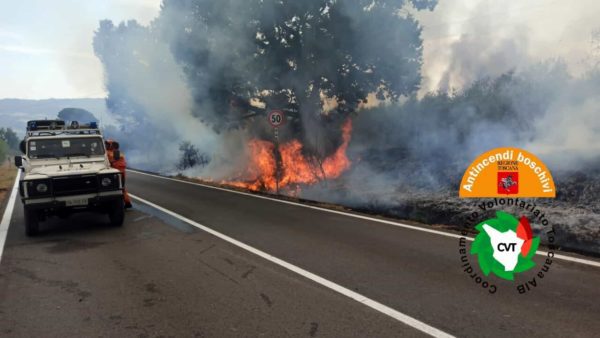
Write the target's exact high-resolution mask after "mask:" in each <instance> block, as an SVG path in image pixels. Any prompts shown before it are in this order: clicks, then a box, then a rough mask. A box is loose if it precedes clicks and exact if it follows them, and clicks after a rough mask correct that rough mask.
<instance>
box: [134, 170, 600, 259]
mask: <svg viewBox="0 0 600 338" xmlns="http://www.w3.org/2000/svg"><path fill="white" fill-rule="evenodd" d="M127 170H128V171H132V172H134V173H136V174H141V175H146V176H151V177H156V178H161V179H163V180H169V181H175V182H179V183H184V184H190V185H197V186H200V187H204V188H209V189H215V190H221V191H226V192H231V193H234V194H240V195H244V196H250V197H255V198H262V199H265V200H269V201H274V202H278V203H285V204H290V205H294V206H298V207H303V208H308V209H314V210H320V211H325V212H329V213H332V214H338V215H343V216H347V217H354V218H358V219H364V220H367V221H372V222H378V223H383V224H388V225H393V226H397V227H400V228H405V229H410V230H417V231H422V232H427V233H430V234H435V235H440V236H445V237H450V238H461V237H463V236H461V235H457V234H453V233H449V232H444V231H439V230H433V229H427V228H422V227H418V226H414V225H409V224H404V223H400V222H394V221H389V220H385V219H379V218H373V217H369V216H364V215H358V214H353V213H348V212H343V211H338V210H332V209H326V208H321V207H316V206H313V205H308V204H302V203H298V202H291V201H286V200H282V199H277V198H273V197H267V196H261V195H256V194H251V193H247V192H241V191H237V190H231V189H226V188H220V187H214V186H212V185H207V184H202V183H196V182H189V181H184V180H179V179H175V178H171V177H165V176H160V175H155V174H149V173H145V172H141V171H137V170H131V169H127ZM465 238H466V239H467V240H468V241H471V242H472V241H473V240H474V238H473V237H465ZM536 254H537V255H540V256H546V255H548V252H547V251H541V250H538V251H537V252H536ZM554 258H556V259H560V260H563V261H568V262H573V263H579V264H585V265H589V266H594V267H597V268H600V262H598V261H593V260H589V259H585V258H577V257H571V256H566V255H561V254H556V253H555V254H554Z"/></svg>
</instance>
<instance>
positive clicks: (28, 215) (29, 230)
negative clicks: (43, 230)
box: [25, 209, 40, 236]
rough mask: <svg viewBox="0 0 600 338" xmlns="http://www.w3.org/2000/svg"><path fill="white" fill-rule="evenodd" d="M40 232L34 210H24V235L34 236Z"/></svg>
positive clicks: (38, 217) (37, 215) (38, 220)
mask: <svg viewBox="0 0 600 338" xmlns="http://www.w3.org/2000/svg"><path fill="white" fill-rule="evenodd" d="M39 232H40V216H39V214H38V212H37V211H35V210H27V209H25V234H26V235H27V236H36V235H37V234H39Z"/></svg>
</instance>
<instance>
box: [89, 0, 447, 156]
mask: <svg viewBox="0 0 600 338" xmlns="http://www.w3.org/2000/svg"><path fill="white" fill-rule="evenodd" d="M436 3H437V1H436V0H375V1H373V0H348V1H339V0H304V1H292V0H223V1H213V0H165V1H164V2H163V4H162V7H161V13H160V15H159V17H158V18H157V19H156V20H155V21H153V22H152V24H151V25H150V26H149V27H144V26H140V25H139V24H137V23H136V22H134V21H129V22H127V23H122V24H120V25H118V26H115V25H113V24H112V22H110V21H102V22H101V23H100V27H99V29H98V31H97V32H96V35H95V38H94V50H95V53H96V55H98V57H99V58H100V60H101V61H102V62H103V64H104V66H105V70H106V74H107V84H106V86H107V90H108V92H109V97H108V100H107V105H108V107H109V108H110V109H112V110H115V111H119V112H120V113H121V114H123V115H125V114H129V115H131V116H133V117H134V118H133V120H135V121H143V117H144V115H145V114H144V112H143V109H142V108H141V105H140V104H139V102H136V99H135V98H134V95H128V92H131V91H132V88H131V87H132V85H131V83H130V82H127V80H126V79H124V77H123V76H124V75H128V76H127V78H132V77H135V76H136V75H137V74H139V73H140V72H147V69H146V68H148V67H152V68H153V69H158V70H160V69H161V67H162V62H161V60H162V59H164V58H156V57H155V55H159V54H157V53H154V54H153V50H154V51H158V50H160V49H161V48H162V45H161V44H168V45H169V47H170V52H171V53H172V55H173V56H174V57H175V59H176V60H177V62H178V64H179V65H180V66H181V67H182V69H183V71H184V74H185V77H186V81H187V84H188V87H189V89H190V91H191V94H192V96H193V106H192V114H193V115H194V116H196V117H197V118H199V119H201V120H202V121H204V122H206V123H208V124H211V125H212V126H213V127H214V128H215V129H217V130H222V129H226V128H236V127H240V126H241V127H244V128H248V129H249V128H256V127H255V125H252V124H247V123H245V121H247V118H248V117H251V116H254V115H257V114H265V113H266V110H268V109H272V108H280V109H284V110H285V111H286V113H287V114H288V116H290V117H291V120H292V121H291V123H290V124H289V125H288V126H287V129H288V132H289V133H291V135H292V137H294V138H297V139H300V140H301V141H302V142H303V143H304V144H305V145H306V148H305V150H308V151H312V152H313V153H322V155H325V154H326V153H328V152H329V151H330V150H333V149H334V148H335V147H337V145H338V144H339V142H341V139H340V137H338V138H337V140H331V138H330V137H327V138H324V137H322V136H321V135H335V133H332V132H331V131H332V130H339V127H340V125H341V124H342V123H343V122H344V120H345V119H346V118H347V117H348V116H349V115H350V114H352V113H353V112H355V111H356V110H357V109H358V107H359V106H360V105H361V104H362V103H364V102H366V100H367V97H368V95H369V94H370V93H376V94H377V97H378V98H379V99H383V98H386V99H388V100H391V101H395V100H398V99H399V98H400V97H401V96H411V95H413V94H414V93H415V92H416V91H417V90H418V88H419V83H420V81H421V75H420V70H421V65H422V40H421V27H420V26H419V23H418V21H417V20H416V19H415V17H413V16H412V15H411V14H410V11H408V10H407V7H411V6H412V8H413V9H415V10H424V9H432V8H433V7H434V6H435V5H436ZM152 47H156V48H152ZM140 65H143V66H144V67H140ZM157 81H160V79H157ZM139 85H143V84H140V83H137V84H135V85H133V86H139ZM324 101H327V102H329V103H331V102H333V103H335V104H334V105H333V106H335V109H333V110H332V111H327V112H325V111H324V109H323V103H324ZM251 102H252V103H256V102H259V103H262V104H258V105H257V104H251ZM257 106H261V107H262V106H264V107H266V109H264V108H257ZM257 129H258V128H257ZM257 129H255V130H252V131H251V133H252V134H254V135H255V136H259V137H268V136H265V135H264V133H263V134H261V131H259V130H257ZM338 135H341V133H338ZM336 143H337V144H336ZM323 148H325V149H324V150H323Z"/></svg>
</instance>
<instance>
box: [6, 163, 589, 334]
mask: <svg viewBox="0 0 600 338" xmlns="http://www.w3.org/2000/svg"><path fill="white" fill-rule="evenodd" d="M127 184H128V186H129V190H130V192H132V193H133V194H134V195H136V196H138V197H140V198H142V199H144V200H147V201H149V202H151V203H153V204H156V205H157V206H160V207H162V208H164V209H167V210H169V211H170V212H172V213H174V214H177V215H180V216H181V217H185V218H187V219H189V220H191V221H194V222H197V223H199V224H201V225H203V226H206V227H209V228H210V229H213V230H215V231H217V232H219V233H221V234H224V235H226V236H229V237H231V238H234V239H235V240H238V241H240V242H242V243H244V244H245V245H248V246H250V247H252V248H253V249H256V250H261V251H263V252H265V253H268V254H270V255H272V256H273V257H275V258H276V259H279V260H283V261H285V262H287V263H290V264H293V265H294V266H297V267H299V268H301V269H303V270H305V271H308V272H310V273H312V274H314V275H317V276H319V277H320V278H323V279H324V280H326V281H327V282H332V283H335V284H336V285H339V286H341V287H344V288H346V289H349V290H352V291H354V292H356V293H357V294H360V295H362V296H364V297H365V298H367V299H369V300H372V301H376V302H379V303H381V304H383V305H385V306H387V307H389V308H392V309H395V310H396V311H399V312H400V313H402V314H404V315H406V316H409V317H411V318H414V319H416V320H419V321H421V322H424V323H426V324H428V325H430V326H431V327H434V328H436V329H438V330H441V331H443V332H446V333H448V334H451V335H456V336H472V337H486V336H489V337H499V336H502V337H505V336H514V337H521V336H547V335H551V336H580V337H586V336H587V337H597V336H598V332H600V321H599V319H600V268H598V267H594V266H589V265H585V264H579V263H573V262H568V261H562V260H556V259H555V260H554V261H553V264H552V265H551V269H550V271H549V272H548V274H547V277H545V278H544V279H542V280H539V281H537V284H538V285H537V287H536V288H534V289H533V290H532V291H530V292H527V293H526V294H519V293H518V292H516V287H515V286H516V284H518V283H523V282H525V279H523V278H522V279H517V281H515V282H508V281H500V280H498V279H494V278H487V277H486V278H485V279H486V280H489V281H490V282H493V283H494V284H496V285H497V286H498V291H497V292H496V293H495V294H490V293H489V292H488V290H486V289H484V288H482V287H481V286H480V285H478V284H476V283H475V282H474V281H473V279H471V278H470V277H469V275H468V274H466V273H465V272H463V268H462V267H461V261H460V254H459V245H458V239H456V238H451V237H447V236H441V235H439V234H434V233H428V232H423V231H418V230H413V229H407V228H403V227H398V226H394V225H390V224H383V223H380V222H376V221H373V220H368V219H362V218H355V217H349V216H347V215H343V214H336V213H331V212H326V211H322V210H317V209H311V208H306V207H301V206H297V205H292V204H286V203H281V202H277V201H272V200H269V199H264V198H256V197H251V196H247V195H242V194H236V193H232V192H227V191H222V190H216V189H211V188H206V187H202V186H198V185H192V184H187V183H183V182H177V181H173V180H166V179H161V178H156V177H152V176H148V175H144V174H139V173H133V172H131V173H129V176H128V183H127ZM135 204H136V205H137V206H136V209H135V210H133V211H130V212H128V214H127V220H126V224H125V226H124V227H123V228H110V227H107V226H106V224H105V223H106V220H105V219H104V217H98V216H95V215H79V216H76V217H72V218H71V219H69V220H67V221H59V220H53V221H51V222H49V224H47V228H48V229H49V231H47V232H46V233H44V234H43V235H42V236H41V237H38V238H35V239H31V238H27V237H25V235H24V229H23V224H22V223H23V217H22V211H21V207H20V205H18V203H17V207H16V208H15V213H14V215H13V218H12V222H11V226H10V228H9V232H8V238H7V242H6V247H5V251H4V254H3V256H2V261H1V264H0V335H2V336H56V337H58V336H61V337H62V336H152V337H154V336H211V337H213V336H218V337H221V336H245V337H247V336H277V337H280V336H309V337H311V336H329V337H350V336H353V337H354V336H357V337H365V336H372V337H388V336H422V335H424V333H423V332H421V331H419V330H417V329H415V328H414V327H412V326H411V325H410V323H409V324H407V323H406V321H405V322H403V321H400V320H397V318H393V317H390V316H388V315H386V314H384V313H382V312H380V311H377V309H374V308H373V307H369V306H366V305H364V304H362V303H360V302H358V301H356V300H353V299H351V298H348V297H346V296H344V295H342V294H340V293H339V292H336V291H335V290H334V289H332V288H329V287H326V286H323V283H321V284H319V283H317V282H315V281H314V280H311V279H309V278H306V277H305V276H303V275H300V274H298V273H295V272H292V271H290V270H288V269H286V268H284V267H282V266H280V265H278V264H275V263H273V262H272V261H269V260H267V259H264V258H261V257H259V256H257V255H255V254H253V253H251V252H249V251H247V250H245V249H243V248H240V247H238V246H236V245H233V244H231V243H228V242H226V241H224V240H222V239H220V238H218V237H215V236H213V235H211V234H208V233H206V232H205V231H202V230H199V229H197V228H195V227H194V226H192V225H190V224H187V223H185V222H182V221H181V220H178V219H176V218H174V217H172V216H168V215H166V214H165V213H164V212H161V211H159V210H157V209H155V208H153V207H151V206H148V205H144V204H143V203H140V202H139V201H136V203H135ZM544 259H545V258H544V257H542V256H536V259H535V260H536V263H537V264H538V266H541V265H542V264H543V261H544ZM471 261H472V263H473V264H474V265H476V263H475V261H474V260H473V259H471ZM475 270H476V271H477V268H475Z"/></svg>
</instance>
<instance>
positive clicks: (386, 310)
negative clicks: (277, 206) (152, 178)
mask: <svg viewBox="0 0 600 338" xmlns="http://www.w3.org/2000/svg"><path fill="white" fill-rule="evenodd" d="M129 196H131V197H132V198H134V199H136V200H138V201H140V202H142V203H144V204H146V205H149V206H151V207H153V208H155V209H158V210H160V211H161V212H163V213H165V214H167V215H169V216H172V217H175V218H177V219H178V220H180V221H182V222H185V223H188V224H189V225H192V226H195V227H196V228H198V229H200V230H202V231H205V232H208V233H209V234H211V235H213V236H215V237H218V238H220V239H222V240H224V241H226V242H228V243H230V244H233V245H235V246H237V247H239V248H241V249H244V250H246V251H248V252H250V253H253V254H255V255H257V256H259V257H262V258H264V259H266V260H268V261H270V262H271V263H275V264H277V265H279V266H281V267H283V268H285V269H288V270H290V271H292V272H295V273H297V274H299V275H301V276H303V277H305V278H308V279H310V280H312V281H313V282H316V283H318V284H321V285H322V286H324V287H326V288H328V289H331V290H333V291H335V292H337V293H340V294H342V295H344V296H346V297H349V298H351V299H353V300H355V301H357V302H359V303H362V304H364V305H366V306H368V307H370V308H371V309H373V310H375V311H378V312H381V313H383V314H385V315H387V316H389V317H392V318H394V319H396V320H398V321H400V322H402V323H404V324H406V325H408V326H410V327H412V328H415V329H417V330H419V331H421V332H423V333H426V334H428V335H430V336H433V337H454V336H452V335H450V334H448V333H446V332H444V331H441V330H439V329H436V328H435V327H433V326H430V325H427V324H425V323H423V322H422V321H420V320H417V319H415V318H413V317H410V316H408V315H406V314H404V313H402V312H399V311H397V310H394V309H392V308H391V307H388V306H386V305H383V304H381V303H379V302H377V301H375V300H372V299H370V298H367V297H366V296H363V295H361V294H359V293H356V292H354V291H352V290H349V289H347V288H345V287H343V286H341V285H339V284H336V283H334V282H332V281H330V280H327V279H325V278H323V277H320V276H318V275H315V274H314V273H312V272H309V271H306V270H304V269H302V268H300V267H298V266H296V265H293V264H291V263H288V262H286V261H284V260H282V259H279V258H277V257H275V256H272V255H270V254H268V253H266V252H264V251H261V250H259V249H256V248H254V247H252V246H250V245H248V244H245V243H242V242H240V241H238V240H236V239H233V238H231V237H229V236H227V235H224V234H222V233H220V232H218V231H216V230H213V229H211V228H209V227H207V226H204V225H202V224H199V223H196V222H195V221H193V220H191V219H189V218H186V217H184V216H181V215H179V214H177V213H175V212H173V211H171V210H168V209H165V208H163V207H161V206H159V205H157V204H154V203H152V202H150V201H148V200H145V199H143V198H140V197H138V196H136V195H133V194H131V193H129Z"/></svg>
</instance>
